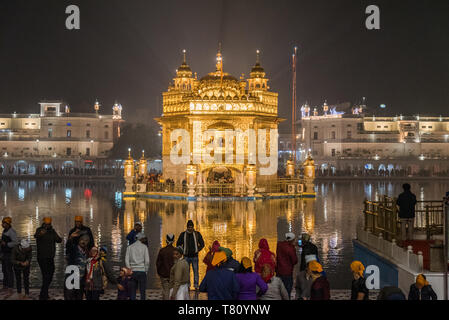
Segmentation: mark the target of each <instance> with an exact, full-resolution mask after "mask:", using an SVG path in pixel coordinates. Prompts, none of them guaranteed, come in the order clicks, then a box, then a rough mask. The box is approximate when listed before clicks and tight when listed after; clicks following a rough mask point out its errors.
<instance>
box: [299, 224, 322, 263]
mask: <svg viewBox="0 0 449 320" xmlns="http://www.w3.org/2000/svg"><path fill="white" fill-rule="evenodd" d="M301 240H302V245H301V248H302V251H301V264H300V266H299V271H304V270H306V268H307V263H306V257H307V256H315V259H316V261H317V262H318V261H319V259H318V248H317V246H316V245H314V244H313V243H312V242H311V241H310V235H308V234H307V233H303V234H302V236H301Z"/></svg>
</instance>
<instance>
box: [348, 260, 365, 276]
mask: <svg viewBox="0 0 449 320" xmlns="http://www.w3.org/2000/svg"><path fill="white" fill-rule="evenodd" d="M351 270H352V272H354V273H357V274H358V275H359V276H361V277H363V271H365V266H364V265H363V264H362V263H361V262H360V261H353V262H352V263H351Z"/></svg>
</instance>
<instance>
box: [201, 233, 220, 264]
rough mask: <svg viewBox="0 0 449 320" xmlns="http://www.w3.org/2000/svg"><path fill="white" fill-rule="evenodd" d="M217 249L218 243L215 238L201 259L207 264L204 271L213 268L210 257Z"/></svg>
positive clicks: (218, 248)
mask: <svg viewBox="0 0 449 320" xmlns="http://www.w3.org/2000/svg"><path fill="white" fill-rule="evenodd" d="M219 250H220V243H219V242H218V241H217V240H215V241H214V243H213V244H212V247H209V252H208V253H207V254H206V256H205V257H204V259H203V262H204V263H205V264H206V266H207V269H206V272H208V271H209V270H212V269H213V268H214V267H213V266H212V259H213V257H214V254H215V252H218V251H219Z"/></svg>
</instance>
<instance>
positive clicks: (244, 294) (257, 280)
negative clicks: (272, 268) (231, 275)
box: [237, 257, 272, 300]
mask: <svg viewBox="0 0 449 320" xmlns="http://www.w3.org/2000/svg"><path fill="white" fill-rule="evenodd" d="M266 265H267V266H269V264H266ZM271 277H272V275H271V274H269V275H267V276H266V280H269V279H271ZM237 280H238V282H239V286H240V292H239V296H238V300H256V299H257V287H259V295H263V294H264V293H265V292H266V291H267V290H268V286H267V284H266V282H265V281H264V280H263V279H262V277H261V276H260V275H259V274H258V273H256V272H253V265H252V262H251V259H250V258H247V257H243V258H242V262H241V264H240V272H239V273H237Z"/></svg>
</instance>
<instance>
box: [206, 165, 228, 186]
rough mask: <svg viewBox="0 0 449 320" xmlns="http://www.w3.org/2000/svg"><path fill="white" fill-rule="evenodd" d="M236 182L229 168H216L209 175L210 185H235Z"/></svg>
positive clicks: (208, 181)
mask: <svg viewBox="0 0 449 320" xmlns="http://www.w3.org/2000/svg"><path fill="white" fill-rule="evenodd" d="M234 182H235V180H234V177H233V176H232V172H231V170H230V169H229V168H227V167H215V168H213V169H211V170H210V171H209V174H208V175H207V183H208V184H217V183H218V184H233V183H234Z"/></svg>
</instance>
